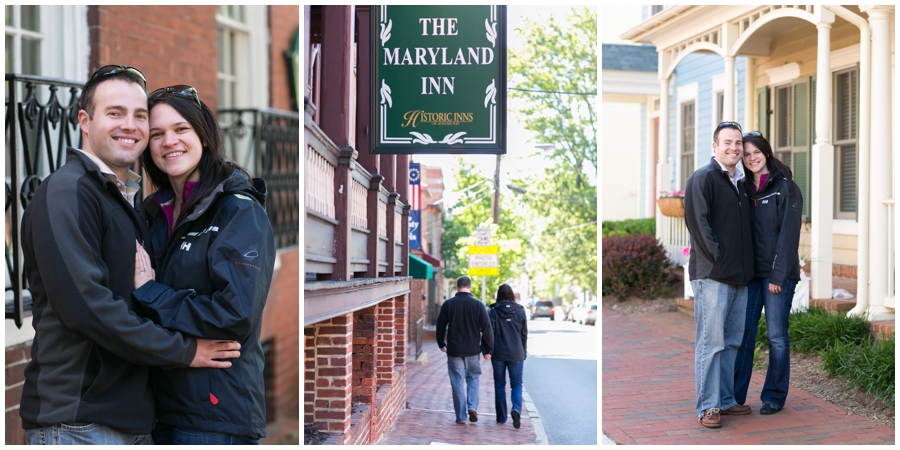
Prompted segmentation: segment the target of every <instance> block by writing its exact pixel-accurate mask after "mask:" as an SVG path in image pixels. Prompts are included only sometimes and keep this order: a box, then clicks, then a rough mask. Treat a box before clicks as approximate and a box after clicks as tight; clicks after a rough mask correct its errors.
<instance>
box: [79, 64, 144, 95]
mask: <svg viewBox="0 0 900 450" xmlns="http://www.w3.org/2000/svg"><path fill="white" fill-rule="evenodd" d="M121 72H127V73H130V74H132V75H134V76H136V77H138V78H140V80H141V81H143V82H144V89H147V78H146V77H145V76H144V74H142V73H141V71H140V70H137V69H135V68H134V67H131V66H120V65H116V64H110V65H108V66H103V67H101V68H99V69H97V70H95V71H94V73H93V74H92V75H91V78H90V79H89V80H88V83H90V82H92V81H94V78H96V77H98V76H101V77H105V76H107V75H114V74H117V73H121Z"/></svg>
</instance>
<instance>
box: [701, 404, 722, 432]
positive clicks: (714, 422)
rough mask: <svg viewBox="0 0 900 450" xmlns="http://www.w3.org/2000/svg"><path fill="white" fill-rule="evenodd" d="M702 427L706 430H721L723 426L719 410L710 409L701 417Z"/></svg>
mask: <svg viewBox="0 0 900 450" xmlns="http://www.w3.org/2000/svg"><path fill="white" fill-rule="evenodd" d="M700 425H703V426H704V427H706V428H719V427H721V426H722V419H720V418H719V408H709V409H707V410H706V411H704V412H703V415H702V416H700Z"/></svg>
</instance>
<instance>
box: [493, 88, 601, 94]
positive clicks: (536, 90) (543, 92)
mask: <svg viewBox="0 0 900 450" xmlns="http://www.w3.org/2000/svg"><path fill="white" fill-rule="evenodd" d="M506 89H512V90H514V91H525V92H538V93H542V94H563V95H597V93H596V92H566V91H542V90H539V89H522V88H514V87H508V88H506Z"/></svg>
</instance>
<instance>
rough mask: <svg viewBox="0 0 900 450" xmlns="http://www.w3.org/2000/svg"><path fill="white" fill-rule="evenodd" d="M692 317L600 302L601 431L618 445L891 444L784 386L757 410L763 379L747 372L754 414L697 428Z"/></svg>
mask: <svg viewBox="0 0 900 450" xmlns="http://www.w3.org/2000/svg"><path fill="white" fill-rule="evenodd" d="M694 328H695V327H694V320H693V318H691V317H688V316H686V315H684V314H682V313H678V312H666V313H656V314H643V315H630V316H623V315H620V314H616V313H612V312H610V311H609V310H607V309H605V308H603V347H602V359H603V374H602V378H601V379H602V388H603V394H602V397H603V408H602V414H603V416H602V419H601V422H602V427H603V432H604V433H605V434H606V435H608V436H609V437H610V438H612V440H614V441H616V442H617V443H619V444H882V445H884V444H890V445H893V444H894V429H893V428H890V427H884V426H882V425H880V424H878V423H875V422H870V421H868V420H867V419H866V418H865V417H861V416H857V415H852V414H848V413H847V412H846V411H845V410H843V409H841V408H840V407H838V406H836V405H833V404H831V403H828V402H826V401H824V400H820V399H818V398H816V397H814V396H812V395H810V394H807V393H805V392H803V391H801V390H799V389H795V388H793V387H791V388H790V391H789V394H788V401H787V405H786V406H785V407H784V409H782V410H781V411H779V412H778V413H777V414H775V415H772V416H761V415H759V409H760V407H761V406H762V404H761V402H760V400H759V394H760V391H761V390H762V384H763V381H764V379H765V377H764V376H763V375H761V374H759V373H755V372H754V374H753V376H752V379H751V382H750V391H749V393H748V404H749V405H750V406H751V407H753V413H752V414H750V415H745V416H722V427H721V428H717V429H709V428H704V427H703V426H701V425H700V423H699V422H698V421H697V416H696V414H695V413H694V408H695V403H696V396H695V388H694Z"/></svg>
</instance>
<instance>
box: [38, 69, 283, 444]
mask: <svg viewBox="0 0 900 450" xmlns="http://www.w3.org/2000/svg"><path fill="white" fill-rule="evenodd" d="M146 89H147V80H146V78H145V77H144V75H143V74H142V73H141V72H140V71H139V70H138V69H135V68H133V67H127V66H118V65H110V66H104V67H101V68H99V69H97V70H96V71H95V72H94V73H93V75H91V77H90V79H89V80H88V82H87V83H86V84H85V85H84V88H83V89H82V93H81V100H80V101H81V103H80V111H79V112H78V124H79V126H80V128H81V134H82V141H83V148H82V149H74V148H71V147H69V148H68V149H67V154H66V163H65V165H64V166H63V167H61V168H60V169H59V170H57V171H56V172H54V173H53V174H51V175H50V176H49V177H47V178H46V179H45V180H44V181H43V183H42V184H41V185H40V187H39V188H38V190H37V192H36V193H35V196H34V199H33V200H32V201H31V203H30V204H29V205H28V208H27V209H26V210H25V213H24V216H23V218H22V248H23V252H24V258H25V266H24V267H25V274H26V277H27V279H28V284H29V286H30V290H31V295H32V297H33V309H32V312H33V316H34V329H35V338H34V343H33V345H32V348H31V357H32V359H31V361H30V362H29V363H28V366H27V367H26V369H25V385H24V387H23V392H22V401H21V407H20V414H21V416H22V423H23V427H24V428H25V437H26V440H27V441H28V443H29V444H32V445H35V444H154V443H155V444H256V443H258V441H259V439H260V437H263V436H265V401H264V397H265V393H264V388H263V364H264V356H263V350H262V346H261V344H260V342H259V336H260V327H261V321H262V311H263V306H264V305H265V301H266V295H267V293H268V290H269V284H270V283H271V280H272V272H273V269H274V264H275V240H274V237H273V234H272V228H271V226H270V225H269V221H268V218H267V216H266V212H265V209H264V204H265V203H264V202H265V195H266V188H265V183H264V182H263V180H261V179H251V178H250V176H249V175H248V173H247V171H246V170H245V169H243V168H241V167H239V166H237V165H235V164H234V163H232V162H229V161H227V160H226V159H225V158H224V157H223V155H222V151H223V148H222V136H221V132H220V130H219V126H218V124H217V121H216V118H215V116H214V115H213V113H212V111H211V110H210V109H209V108H208V107H207V106H206V104H204V103H203V102H202V101H201V100H200V97H199V94H198V93H197V90H196V89H194V88H193V87H190V86H185V85H177V86H170V87H166V88H162V89H157V90H155V91H153V92H152V93H150V94H149V95H148V94H147V90H146ZM138 158H140V159H141V163H142V164H141V165H142V167H143V170H144V172H145V173H146V176H148V177H150V180H151V181H152V183H153V185H154V186H156V187H157V191H156V192H155V193H153V195H151V196H149V197H147V198H145V199H143V202H141V201H140V199H136V198H135V195H136V193H137V192H138V190H139V188H140V184H139V183H140V181H141V177H140V176H139V175H138V174H136V173H134V172H133V171H131V170H130V168H131V167H132V164H133V163H134V162H135V161H136V160H137V159H138Z"/></svg>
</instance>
